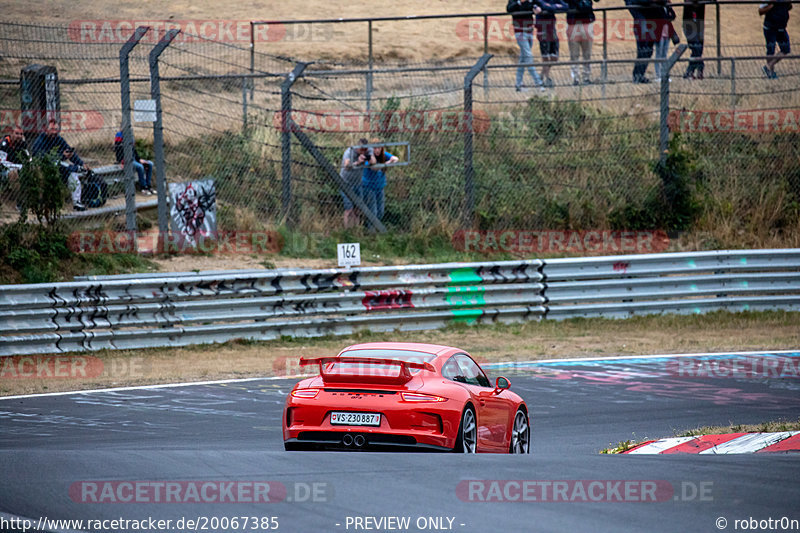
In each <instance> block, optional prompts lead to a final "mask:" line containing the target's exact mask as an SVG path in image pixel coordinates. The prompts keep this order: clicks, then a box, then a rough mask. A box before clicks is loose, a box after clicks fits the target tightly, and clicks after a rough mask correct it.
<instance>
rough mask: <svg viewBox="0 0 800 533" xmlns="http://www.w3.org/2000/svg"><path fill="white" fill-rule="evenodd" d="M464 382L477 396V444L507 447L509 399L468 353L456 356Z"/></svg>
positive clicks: (490, 446) (502, 448)
mask: <svg viewBox="0 0 800 533" xmlns="http://www.w3.org/2000/svg"><path fill="white" fill-rule="evenodd" d="M454 357H455V359H456V362H457V363H458V366H459V368H460V370H461V373H462V375H463V376H464V380H465V385H466V387H467V388H469V390H470V392H472V394H473V395H474V396H475V397H476V398H477V400H478V401H477V405H476V406H475V408H476V409H477V413H476V415H477V419H478V445H479V446H480V447H481V448H484V449H486V450H491V451H505V440H506V434H507V433H508V418H509V416H508V411H509V409H510V406H509V401H508V400H507V399H506V398H504V397H502V396H501V395H498V394H496V393H495V391H494V386H493V385H492V384H491V382H490V381H489V378H487V377H486V374H484V372H483V370H481V367H479V366H478V364H477V363H476V362H475V361H473V360H472V358H471V357H470V356H469V355H467V354H465V353H459V354H456V355H455V356H454Z"/></svg>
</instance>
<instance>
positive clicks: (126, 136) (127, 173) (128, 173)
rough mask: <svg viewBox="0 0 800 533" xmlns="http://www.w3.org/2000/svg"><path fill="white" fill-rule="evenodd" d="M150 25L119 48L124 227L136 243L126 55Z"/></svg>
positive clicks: (128, 78)
mask: <svg viewBox="0 0 800 533" xmlns="http://www.w3.org/2000/svg"><path fill="white" fill-rule="evenodd" d="M149 29H150V26H139V27H138V28H136V31H134V32H133V35H131V38H130V39H128V42H126V43H125V44H124V45H122V48H120V50H119V81H120V83H119V86H120V94H121V107H122V149H123V151H124V152H123V161H124V163H123V176H124V180H125V229H126V230H128V231H130V232H132V233H133V238H134V244H135V243H136V229H137V228H136V184H135V183H134V181H133V128H132V127H131V80H130V68H129V64H128V56H129V55H130V53H131V52H132V51H133V49H134V48H135V47H136V45H137V44H139V41H141V40H142V37H144V34H145V33H147V31H148V30H149Z"/></svg>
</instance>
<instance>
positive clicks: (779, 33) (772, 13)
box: [758, 0, 792, 80]
mask: <svg viewBox="0 0 800 533" xmlns="http://www.w3.org/2000/svg"><path fill="white" fill-rule="evenodd" d="M791 9H792V4H791V3H790V2H788V1H787V0H778V1H777V2H774V3H765V4H761V5H759V6H758V14H759V15H763V16H764V40H765V41H766V42H767V55H768V56H775V45H776V44H777V45H778V46H779V47H780V50H781V51H780V53H779V54H778V55H777V56H775V57H770V58H769V59H767V64H766V65H764V66H763V67H761V68H762V69H763V71H764V75H765V76H766V77H767V78H769V79H773V80H774V79H777V77H778V75H777V74H775V65H777V64H778V61H780V60H781V57H780V56H788V55H789V54H790V53H791V52H792V45H791V43H790V42H789V33H788V32H787V31H786V25H787V24H788V23H789V11H790V10H791Z"/></svg>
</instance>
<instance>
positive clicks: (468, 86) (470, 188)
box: [461, 54, 492, 228]
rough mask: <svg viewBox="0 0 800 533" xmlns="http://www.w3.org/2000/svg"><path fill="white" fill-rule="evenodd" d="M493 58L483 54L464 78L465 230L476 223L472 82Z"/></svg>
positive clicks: (463, 224)
mask: <svg viewBox="0 0 800 533" xmlns="http://www.w3.org/2000/svg"><path fill="white" fill-rule="evenodd" d="M491 58H492V54H483V56H482V57H481V58H480V59H478V61H477V62H476V63H475V64H474V65H472V68H471V69H469V72H467V75H466V76H465V77H464V119H465V128H464V213H463V217H462V222H461V225H462V226H463V227H464V228H471V227H472V225H473V223H474V221H475V167H474V166H473V159H472V156H473V154H472V138H473V133H472V129H473V124H472V81H473V80H474V79H475V76H477V75H478V73H479V72H480V71H481V70H484V69H485V68H486V64H487V63H488V62H489V60H490V59H491Z"/></svg>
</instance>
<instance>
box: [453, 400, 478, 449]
mask: <svg viewBox="0 0 800 533" xmlns="http://www.w3.org/2000/svg"><path fill="white" fill-rule="evenodd" d="M470 426H471V427H472V429H469V427H470ZM470 443H471V444H470ZM477 451H478V419H477V418H476V416H475V409H473V408H472V406H471V405H467V406H466V407H465V408H464V412H463V413H461V423H460V424H459V425H458V436H457V437H456V445H455V447H454V448H453V453H477Z"/></svg>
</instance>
